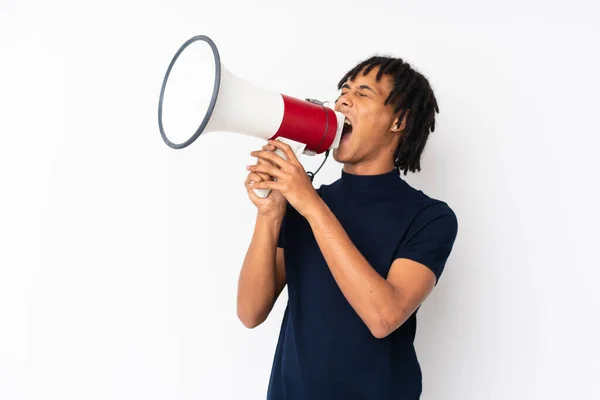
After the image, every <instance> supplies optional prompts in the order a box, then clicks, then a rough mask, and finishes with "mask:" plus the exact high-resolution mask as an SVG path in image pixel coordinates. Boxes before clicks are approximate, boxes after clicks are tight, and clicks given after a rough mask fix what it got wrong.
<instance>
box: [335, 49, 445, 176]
mask: <svg viewBox="0 0 600 400" xmlns="http://www.w3.org/2000/svg"><path fill="white" fill-rule="evenodd" d="M375 67H379V71H378V73H377V81H379V80H380V79H381V78H382V77H383V76H384V75H389V76H390V77H391V78H392V82H393V84H392V90H391V92H390V94H389V96H388V97H387V99H386V100H385V103H384V104H386V105H387V104H391V105H392V106H394V113H395V114H396V113H398V112H400V118H399V120H398V125H397V127H399V126H400V124H401V123H402V121H403V119H404V118H405V117H406V125H405V129H404V130H403V131H402V133H401V136H400V140H399V142H398V147H396V151H395V153H394V165H395V167H396V168H397V169H399V170H401V171H404V175H406V174H407V173H408V171H411V172H415V171H420V170H421V161H420V160H421V154H422V153H423V149H424V148H425V144H426V142H427V138H428V136H429V132H430V131H431V132H433V131H434V130H435V113H436V112H437V113H439V112H440V110H439V108H438V105H437V101H436V99H435V96H434V94H433V90H432V89H431V87H430V85H429V82H428V81H427V79H426V78H425V77H424V76H423V75H422V74H420V73H419V72H417V71H415V70H414V69H413V68H411V66H410V65H409V64H408V63H407V62H405V61H403V60H402V59H401V58H392V57H387V56H373V57H371V58H369V59H367V60H364V61H362V62H361V63H359V64H358V65H356V66H355V67H354V68H352V69H351V70H350V71H348V72H347V73H346V75H344V77H343V78H342V79H341V80H340V82H339V83H338V89H341V88H342V86H343V85H344V83H346V81H347V80H354V79H355V78H356V76H357V75H358V74H359V73H360V72H361V71H363V75H367V74H368V73H369V72H371V70H372V69H373V68H375Z"/></svg>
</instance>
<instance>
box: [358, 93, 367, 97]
mask: <svg viewBox="0 0 600 400" xmlns="http://www.w3.org/2000/svg"><path fill="white" fill-rule="evenodd" d="M358 95H359V96H360V97H367V95H366V94H364V93H359V94H358Z"/></svg>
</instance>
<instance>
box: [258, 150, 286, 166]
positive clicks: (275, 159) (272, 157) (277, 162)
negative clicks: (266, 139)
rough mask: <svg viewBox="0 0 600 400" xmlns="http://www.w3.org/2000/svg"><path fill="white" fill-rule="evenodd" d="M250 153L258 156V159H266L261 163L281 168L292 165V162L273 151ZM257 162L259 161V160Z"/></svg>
mask: <svg viewBox="0 0 600 400" xmlns="http://www.w3.org/2000/svg"><path fill="white" fill-rule="evenodd" d="M250 155H252V156H254V157H257V158H258V160H265V161H266V162H263V163H260V164H272V165H274V166H276V167H278V168H280V169H285V168H286V167H289V166H290V164H289V163H288V162H287V161H286V160H285V159H284V158H283V157H281V156H280V155H279V154H277V153H275V152H273V151H264V150H259V151H252V152H250ZM257 164H259V163H258V162H257Z"/></svg>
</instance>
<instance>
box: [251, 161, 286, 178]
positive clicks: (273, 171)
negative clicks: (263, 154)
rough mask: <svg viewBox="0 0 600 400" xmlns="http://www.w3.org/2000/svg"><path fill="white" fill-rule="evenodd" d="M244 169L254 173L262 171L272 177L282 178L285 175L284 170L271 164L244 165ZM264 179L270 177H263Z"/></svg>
mask: <svg viewBox="0 0 600 400" xmlns="http://www.w3.org/2000/svg"><path fill="white" fill-rule="evenodd" d="M246 169H247V170H248V171H251V172H254V173H263V174H267V175H269V176H271V177H273V178H279V179H281V178H284V177H285V176H286V174H285V172H284V171H282V170H280V169H279V168H277V167H274V166H273V165H268V164H260V165H248V166H246ZM264 180H270V179H264Z"/></svg>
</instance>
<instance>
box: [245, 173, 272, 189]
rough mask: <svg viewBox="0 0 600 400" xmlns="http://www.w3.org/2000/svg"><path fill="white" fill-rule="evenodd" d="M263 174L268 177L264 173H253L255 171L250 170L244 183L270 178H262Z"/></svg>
mask: <svg viewBox="0 0 600 400" xmlns="http://www.w3.org/2000/svg"><path fill="white" fill-rule="evenodd" d="M263 175H265V176H267V177H268V175H266V174H257V173H255V172H251V173H249V174H248V176H247V177H246V179H245V180H244V184H245V185H246V186H248V184H249V183H250V182H262V181H267V180H269V179H270V177H269V178H267V179H264V178H263Z"/></svg>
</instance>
